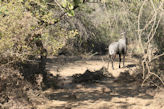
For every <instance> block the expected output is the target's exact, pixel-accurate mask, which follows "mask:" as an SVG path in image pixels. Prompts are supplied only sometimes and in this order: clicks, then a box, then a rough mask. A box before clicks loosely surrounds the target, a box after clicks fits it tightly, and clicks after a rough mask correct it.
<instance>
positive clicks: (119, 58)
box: [119, 54, 121, 68]
mask: <svg viewBox="0 0 164 109" xmlns="http://www.w3.org/2000/svg"><path fill="white" fill-rule="evenodd" d="M120 64H121V54H119V68H120Z"/></svg>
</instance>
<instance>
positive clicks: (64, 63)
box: [36, 56, 164, 109]
mask: <svg viewBox="0 0 164 109" xmlns="http://www.w3.org/2000/svg"><path fill="white" fill-rule="evenodd" d="M125 64H126V67H125V68H120V69H118V61H117V60H116V62H115V63H114V67H115V70H112V69H111V66H109V69H108V73H109V74H106V77H105V78H103V79H101V80H96V81H94V82H92V80H91V82H81V83H75V82H72V80H73V75H75V74H83V73H84V72H86V70H87V69H88V70H89V71H90V72H96V71H99V70H100V69H101V68H102V67H106V66H107V59H106V56H94V57H92V58H90V59H87V58H80V57H64V56H61V57H58V58H56V57H49V58H48V63H47V67H46V68H47V70H48V72H49V73H51V74H52V75H53V76H56V75H60V76H59V81H58V82H57V86H59V87H58V89H53V88H49V89H48V90H45V91H44V92H43V94H44V95H45V98H44V100H43V101H44V102H43V103H42V104H38V105H36V108H38V109H164V90H163V89H161V90H158V91H154V89H152V88H150V89H147V88H144V87H143V88H141V87H140V83H139V80H137V78H134V76H131V75H137V72H136V69H137V68H138V60H137V59H128V60H127V59H126V63H125ZM135 73H136V74H135ZM136 77H137V76H136Z"/></svg>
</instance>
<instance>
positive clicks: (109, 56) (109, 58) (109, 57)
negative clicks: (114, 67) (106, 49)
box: [107, 55, 112, 69]
mask: <svg viewBox="0 0 164 109" xmlns="http://www.w3.org/2000/svg"><path fill="white" fill-rule="evenodd" d="M111 58H112V56H111V55H108V66H107V69H108V68H109V61H110V60H111Z"/></svg>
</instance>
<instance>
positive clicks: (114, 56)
mask: <svg viewBox="0 0 164 109" xmlns="http://www.w3.org/2000/svg"><path fill="white" fill-rule="evenodd" d="M115 58H116V54H114V55H113V56H112V68H113V70H114V66H113V63H114V60H115Z"/></svg>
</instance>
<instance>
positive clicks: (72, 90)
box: [45, 65, 153, 109]
mask: <svg viewBox="0 0 164 109" xmlns="http://www.w3.org/2000/svg"><path fill="white" fill-rule="evenodd" d="M133 66H135V65H129V66H128V67H133ZM102 69H103V68H102ZM102 69H100V70H98V71H95V72H89V71H86V72H84V74H81V75H80V76H81V78H80V76H79V75H78V77H77V76H71V77H68V78H69V79H71V80H72V81H71V82H67V83H65V81H66V80H62V79H61V81H62V83H63V84H61V85H62V86H61V87H62V88H61V89H58V90H56V89H53V91H51V92H49V93H45V96H46V97H47V98H48V99H49V100H51V101H53V100H56V101H64V102H66V104H63V105H60V106H52V107H49V108H48V109H53V108H54V109H63V108H65V109H71V108H77V107H78V106H79V105H86V104H87V103H96V102H97V101H106V102H109V101H111V100H112V98H119V99H121V98H129V97H135V98H140V99H153V96H151V95H149V94H147V93H146V88H141V87H140V83H139V82H138V75H130V74H129V72H128V71H125V72H121V73H120V75H119V77H117V78H114V77H113V76H111V75H110V76H109V75H106V71H105V73H103V72H102ZM88 72H89V73H88ZM99 72H101V75H103V76H100V73H99ZM86 73H87V75H86ZM108 73H109V72H108ZM95 74H98V75H99V77H100V79H98V78H96V80H95V81H94V80H93V79H95ZM92 75H94V76H92ZM75 77H76V79H79V78H80V79H81V80H80V81H76V82H74V81H73V79H74V78H75ZM101 77H102V78H101ZM136 77H137V79H136ZM86 78H89V79H91V80H92V82H90V81H88V79H86ZM82 79H84V81H83V80H82ZM86 80H87V81H86ZM51 82H53V81H51ZM117 104H120V107H119V108H121V109H122V108H123V109H126V108H128V107H129V106H131V105H135V104H129V103H128V102H121V101H120V102H117ZM96 109H109V105H107V106H105V105H103V106H101V107H99V108H96Z"/></svg>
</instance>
